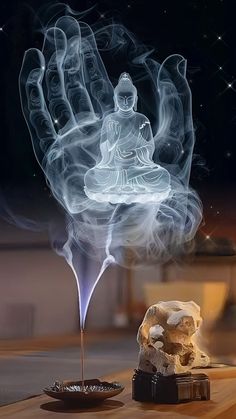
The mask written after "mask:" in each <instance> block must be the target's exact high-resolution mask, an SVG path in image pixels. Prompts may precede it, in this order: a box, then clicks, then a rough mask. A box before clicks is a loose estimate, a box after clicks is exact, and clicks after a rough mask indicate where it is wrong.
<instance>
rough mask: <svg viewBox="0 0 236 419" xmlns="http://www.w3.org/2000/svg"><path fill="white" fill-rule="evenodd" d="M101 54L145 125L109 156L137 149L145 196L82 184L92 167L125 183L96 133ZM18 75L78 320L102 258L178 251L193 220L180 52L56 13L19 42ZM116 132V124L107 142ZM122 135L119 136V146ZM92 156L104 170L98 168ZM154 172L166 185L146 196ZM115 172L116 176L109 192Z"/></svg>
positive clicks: (105, 88)
mask: <svg viewBox="0 0 236 419" xmlns="http://www.w3.org/2000/svg"><path fill="white" fill-rule="evenodd" d="M70 12H71V11H70ZM71 13H72V12H71ZM98 47H99V49H98ZM101 54H103V55H104V56H106V58H105V59H106V60H108V61H109V60H113V62H114V63H116V66H117V71H120V73H121V72H123V71H124V70H125V71H128V73H129V74H130V75H131V77H132V80H133V83H134V85H135V86H136V88H135V90H136V91H137V97H136V104H137V99H138V98H139V103H138V105H139V107H140V109H142V111H143V112H142V114H141V113H137V115H141V116H142V117H143V119H142V120H141V119H140V121H141V122H140V123H139V125H137V126H138V127H139V130H140V131H142V132H144V131H145V132H147V129H148V133H144V134H142V136H141V137H138V138H137V141H141V142H142V144H141V145H140V147H139V152H138V151H137V150H130V149H129V148H128V149H127V148H126V149H125V151H124V150H123V151H122V152H121V154H119V158H120V160H121V161H122V162H123V161H124V160H125V158H126V157H128V158H133V151H134V155H135V156H136V157H137V156H139V165H140V164H142V165H143V167H144V166H145V170H144V169H143V167H142V170H143V172H142V173H141V171H140V166H139V167H135V166H134V167H133V169H132V170H133V171H132V176H130V178H132V185H133V186H132V187H133V188H136V189H135V191H136V196H137V195H138V192H137V191H139V188H141V187H143V188H144V190H145V193H146V192H147V190H148V192H149V198H148V199H145V193H144V197H143V198H142V199H140V200H137V199H136V200H133V199H131V200H129V201H127V200H124V199H123V198H122V199H120V203H118V200H117V199H116V200H115V201H114V200H113V201H112V199H111V198H110V197H108V198H107V197H106V199H100V200H99V199H96V196H95V197H94V196H93V197H92V198H91V197H90V195H89V194H88V193H86V187H87V184H86V185H85V179H86V176H87V177H88V175H87V174H88V173H95V174H96V176H94V177H93V179H95V180H96V182H97V178H98V177H97V173H99V174H100V175H101V174H102V175H101V176H100V178H99V188H100V190H101V191H102V189H103V185H105V186H106V185H107V182H108V181H109V188H111V190H113V191H114V189H115V190H116V197H117V196H119V191H120V190H121V191H124V190H126V189H125V188H126V187H127V185H128V182H130V181H129V179H130V178H129V177H127V179H128V180H127V179H124V176H123V175H122V176H120V173H124V170H123V168H120V167H121V166H118V163H117V165H116V167H115V169H114V170H113V166H112V164H111V161H113V160H112V159H111V153H112V152H113V148H112V147H111V148H109V147H108V146H106V147H105V146H104V142H103V140H102V138H103V137H102V136H103V127H104V123H105V121H108V122H109V121H110V120H111V115H114V114H115V113H116V108H115V109H114V106H115V105H117V102H116V103H115V104H114V87H115V85H117V82H118V77H119V74H116V75H115V76H113V81H114V86H113V84H112V83H111V81H110V79H109V77H108V74H107V71H106V68H105V65H104V63H103V60H102V58H101ZM107 57H109V59H107ZM114 60H115V61H114ZM121 63H122V64H121ZM19 82H20V92H21V103H22V109H23V112H24V116H25V119H26V122H27V124H28V127H29V130H30V134H31V138H32V143H33V147H34V151H35V155H36V157H37V159H38V162H39V164H40V165H41V167H42V170H43V171H44V173H45V176H46V179H47V182H48V184H49V185H50V188H51V190H52V193H53V195H54V196H55V198H56V199H57V201H58V202H59V203H60V204H61V206H62V207H63V208H64V210H65V213H66V214H67V217H68V227H67V233H68V239H67V241H66V243H65V245H64V246H63V248H62V254H63V255H64V256H65V258H66V260H67V262H68V263H69V265H70V266H71V268H72V270H73V272H74V274H75V277H76V281H77V285H78V291H79V295H80V319H81V325H82V327H83V326H84V322H85V317H86V313H87V309H88V304H89V301H90V299H91V296H92V293H93V290H94V288H95V286H96V284H97V282H98V280H99V279H100V277H101V276H102V274H103V272H104V270H105V269H106V268H107V267H108V266H109V265H110V264H111V263H115V262H116V263H119V264H121V265H125V264H126V258H125V254H126V249H127V248H128V249H129V250H130V249H131V250H132V255H133V256H132V263H133V264H134V265H137V266H138V265H140V264H144V263H146V262H148V263H150V262H164V261H167V260H168V259H170V258H172V257H175V256H176V255H178V254H180V253H181V252H182V251H183V249H184V247H185V245H186V244H188V243H189V242H190V241H191V240H192V238H193V237H194V235H195V232H196V230H197V228H198V225H199V223H200V221H201V203H200V200H199V198H198V196H197V194H196V193H195V192H194V191H193V190H191V189H190V187H189V177H190V170H191V161H192V153H193V147H194V129H193V123H192V109H191V92H190V89H189V86H188V83H187V80H186V60H185V59H184V58H183V57H182V56H180V55H171V56H170V57H168V58H167V59H166V60H165V61H164V62H163V63H162V64H159V63H158V62H157V61H156V60H155V59H153V58H152V57H151V51H148V49H147V48H145V46H143V45H140V44H138V43H137V41H136V40H135V38H134V36H133V35H132V34H131V33H130V32H129V31H128V30H127V29H126V28H124V27H123V26H122V25H117V24H108V25H107V26H104V27H102V28H99V29H97V30H94V31H93V30H92V29H91V27H90V26H88V25H87V24H86V23H84V22H80V21H77V20H76V19H75V18H74V17H72V16H63V17H60V18H59V19H58V20H57V21H56V22H55V23H54V24H52V23H51V22H50V24H48V29H47V31H46V33H45V40H44V45H43V48H42V51H40V50H38V49H30V50H28V51H26V53H25V56H24V59H23V64H22V69H21V73H20V79H19ZM146 92H148V95H147V93H146ZM123 93H124V94H126V92H124V91H123ZM123 96H124V95H123ZM126 96H127V95H126ZM123 99H124V100H128V99H127V98H126V97H125V98H124V97H123ZM123 99H122V98H121V99H117V100H121V101H122V100H123ZM129 100H130V99H129ZM136 104H135V106H136ZM117 106H122V105H120V104H119V103H118V105H117ZM132 106H133V108H132V109H134V105H132ZM147 117H149V119H150V121H151V124H150V122H149V120H148V119H147ZM139 118H141V117H139ZM142 121H143V122H142ZM108 126H110V125H109V124H108ZM112 129H113V132H112V133H111V134H110V135H111V136H113V137H114V138H115V134H114V132H115V130H116V128H114V126H113V128H112ZM130 129H131V130H132V127H131V128H130ZM107 132H108V131H107ZM132 132H133V131H132ZM119 134H120V133H119V132H118V131H116V139H115V141H116V144H117V141H118V139H119ZM126 134H127V133H126ZM135 135H136V134H134V135H133V137H134V138H135ZM114 138H113V139H114ZM132 141H133V139H132ZM132 141H131V139H128V140H127V142H126V143H125V147H127V146H129V144H131V142H132ZM148 141H149V144H148ZM107 144H108V145H109V138H108V139H107ZM123 145H124V144H123ZM104 150H106V152H104ZM116 150H118V148H117V147H116ZM118 151H119V150H118ZM122 153H123V154H122ZM127 153H128V154H127ZM113 157H114V156H113ZM113 157H112V158H113ZM115 158H116V156H115ZM104 159H105V160H104ZM107 159H108V160H107ZM104 161H106V163H104ZM108 161H109V163H107V162H108ZM101 162H103V168H104V167H108V168H109V170H108V169H107V170H108V171H105V172H101V170H100V171H99V170H98V168H99V167H101ZM140 162H141V163H140ZM119 164H120V163H119ZM122 164H123V163H122ZM99 165H100V166H99ZM104 165H105V166H104ZM95 169H96V170H95ZM129 170H130V169H129V168H128V169H127V170H126V169H125V173H126V172H127V171H128V173H130V172H129ZM91 171H93V172H91ZM140 173H141V174H140ZM160 173H161V176H160ZM163 173H164V174H165V181H164V186H165V188H167V187H168V188H169V189H168V193H165V194H164V195H162V198H161V199H159V200H156V199H153V201H151V199H150V197H151V195H152V194H154V195H155V194H157V195H158V194H159V193H160V187H161V186H160V185H163V183H162V184H161V183H160V182H159V180H158V179H159V178H160V177H161V178H162V179H163ZM118 175H119V176H120V178H122V183H121V184H119V188H121V189H119V191H118V192H117V185H118V183H117V176H118ZM119 176H118V177H119ZM137 179H139V180H138V181H137ZM90 180H91V179H90ZM93 182H94V181H93ZM97 183H98V182H97ZM90 184H91V182H90ZM93 184H94V183H93ZM130 184H131V183H129V185H128V186H129V187H130ZM85 186H86V187H85ZM105 186H104V188H105ZM106 187H107V186H106ZM122 188H123V189H122ZM145 188H146V189H145ZM166 190H167V189H166ZM132 193H133V192H132ZM101 196H102V198H103V197H104V195H103V193H102V192H101V193H100V197H101ZM120 196H121V195H120ZM127 196H128V194H127V193H126V197H127ZM146 197H147V195H146ZM84 258H89V259H90V258H92V259H94V260H96V261H97V264H98V269H97V275H96V276H95V277H94V278H88V277H87V276H86V275H85V274H84V271H85V270H84V269H83V263H84V262H83V260H84Z"/></svg>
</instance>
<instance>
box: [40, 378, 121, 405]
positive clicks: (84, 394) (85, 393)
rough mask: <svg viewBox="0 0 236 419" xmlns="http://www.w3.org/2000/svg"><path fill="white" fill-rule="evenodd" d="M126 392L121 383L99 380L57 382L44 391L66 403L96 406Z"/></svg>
mask: <svg viewBox="0 0 236 419" xmlns="http://www.w3.org/2000/svg"><path fill="white" fill-rule="evenodd" d="M123 390H124V386H122V385H121V384H119V383H116V382H113V383H108V382H107V381H100V380H98V379H93V380H85V381H84V386H82V381H60V382H59V381H56V382H55V383H54V384H53V385H52V386H50V387H46V388H44V389H43V391H44V393H46V394H47V395H48V396H50V397H53V398H54V399H59V400H63V401H64V402H66V403H68V402H69V403H78V404H83V405H84V404H95V403H101V402H102V401H103V400H105V399H108V398H110V397H114V396H116V395H117V394H119V393H121V392H122V391H123Z"/></svg>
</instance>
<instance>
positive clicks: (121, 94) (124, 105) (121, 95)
mask: <svg viewBox="0 0 236 419" xmlns="http://www.w3.org/2000/svg"><path fill="white" fill-rule="evenodd" d="M115 99H116V104H117V106H118V108H119V109H121V110H122V111H130V110H131V109H133V107H134V105H135V101H136V94H135V92H134V91H132V90H130V91H128V90H127V91H118V92H117V93H116V95H115Z"/></svg>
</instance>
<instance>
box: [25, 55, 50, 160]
mask: <svg viewBox="0 0 236 419" xmlns="http://www.w3.org/2000/svg"><path fill="white" fill-rule="evenodd" d="M44 69H45V61H44V57H43V55H42V53H41V51H39V50H37V49H29V50H28V51H26V53H25V55H24V59H23V63H22V67H21V71H20V76H19V87H20V97H21V106H22V110H23V114H24V117H25V119H26V122H27V125H28V128H29V131H30V135H31V139H32V143H33V147H34V152H35V154H36V157H37V160H38V161H39V163H40V164H42V160H43V157H44V153H45V152H46V151H47V149H48V147H49V146H50V145H51V144H52V143H53V141H54V140H55V139H56V132H55V130H54V127H53V124H52V120H51V117H50V115H49V112H48V109H47V107H46V104H45V100H44V95H43V90H42V79H43V76H44Z"/></svg>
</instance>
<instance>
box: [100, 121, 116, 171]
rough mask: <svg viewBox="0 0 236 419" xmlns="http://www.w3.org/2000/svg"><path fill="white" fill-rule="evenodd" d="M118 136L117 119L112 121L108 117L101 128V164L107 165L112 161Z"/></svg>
mask: <svg viewBox="0 0 236 419" xmlns="http://www.w3.org/2000/svg"><path fill="white" fill-rule="evenodd" d="M116 137H117V138H118V137H119V129H118V127H117V126H116V124H115V121H111V120H110V119H108V118H107V119H105V120H104V122H103V125H102V130H101V140H100V151H101V161H100V162H99V166H104V165H105V166H107V165H109V164H110V163H111V161H112V159H113V157H114V154H115V150H116V142H117V138H116Z"/></svg>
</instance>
